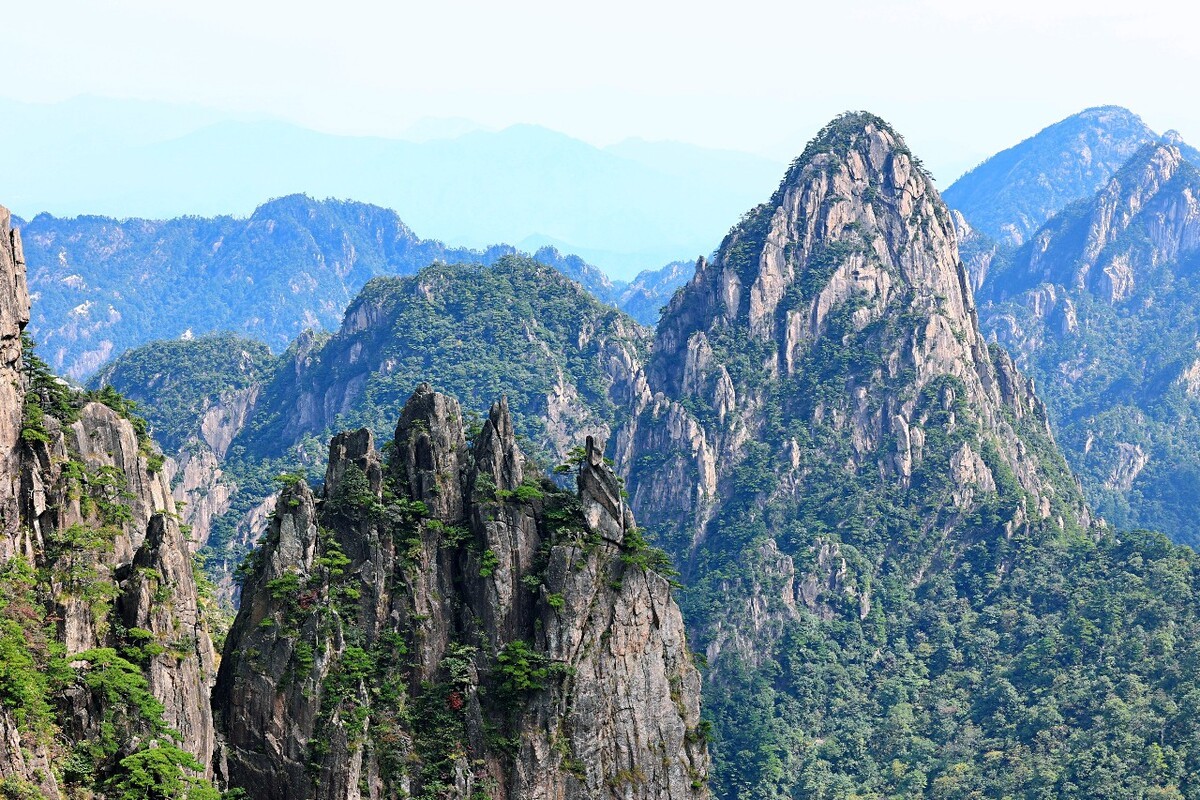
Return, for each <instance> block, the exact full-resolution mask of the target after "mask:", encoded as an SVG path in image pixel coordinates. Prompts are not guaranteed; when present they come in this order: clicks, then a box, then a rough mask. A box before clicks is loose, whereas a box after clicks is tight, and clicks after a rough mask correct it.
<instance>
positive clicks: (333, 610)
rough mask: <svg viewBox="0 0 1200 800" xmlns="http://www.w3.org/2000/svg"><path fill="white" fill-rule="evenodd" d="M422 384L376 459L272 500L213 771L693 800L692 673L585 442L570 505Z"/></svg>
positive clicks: (616, 500)
mask: <svg viewBox="0 0 1200 800" xmlns="http://www.w3.org/2000/svg"><path fill="white" fill-rule="evenodd" d="M462 420H463V417H462V412H461V411H460V409H459V407H458V404H457V403H456V402H455V401H454V400H452V399H450V398H448V397H446V396H444V395H441V394H438V393H435V392H433V391H432V390H431V389H430V388H429V387H428V386H424V385H423V386H421V387H420V388H418V390H417V392H416V393H415V394H414V395H413V396H412V397H411V399H410V400H409V401H408V403H407V404H406V405H405V407H404V410H403V412H402V414H401V418H400V422H399V424H398V426H397V428H396V434H395V440H394V445H393V446H392V447H391V448H390V450H389V453H390V455H389V457H388V459H387V460H386V461H385V459H384V458H383V456H381V455H380V453H379V452H377V451H376V450H375V448H374V444H373V437H372V435H371V434H370V432H369V431H367V430H360V431H358V432H356V433H346V434H340V435H339V436H337V437H335V439H334V440H333V442H332V443H331V445H330V458H329V465H328V469H327V471H326V478H325V488H324V490H323V491H322V492H321V493H320V494H319V495H314V494H313V492H311V491H310V490H309V488H308V487H307V485H305V484H304V483H303V482H300V483H297V484H295V485H294V486H292V487H290V488H289V489H287V490H285V491H284V493H283V494H282V496H281V497H280V499H279V502H278V504H277V506H276V513H275V518H274V520H273V521H272V523H271V527H270V531H269V535H268V539H267V543H266V545H265V546H264V548H263V549H262V550H261V551H260V552H259V553H258V554H257V555H256V560H255V562H254V566H253V568H252V570H251V571H250V574H249V577H248V578H247V582H246V585H245V587H244V589H243V595H242V597H243V601H242V608H241V610H240V612H239V614H238V618H237V621H236V623H235V625H234V628H233V630H232V631H231V633H230V636H229V643H228V647H227V655H226V658H225V660H224V661H223V662H222V665H221V674H220V678H219V680H218V684H217V691H216V696H215V706H216V708H217V710H218V719H219V727H220V729H221V730H222V731H223V734H224V736H225V739H226V747H225V749H224V752H223V753H222V755H221V758H220V763H221V765H222V766H221V770H222V772H223V773H224V775H225V776H226V777H227V779H228V781H229V783H230V785H232V786H238V787H242V788H245V789H246V790H247V791H249V793H250V794H251V795H252V796H254V797H256V798H264V799H266V800H269V799H270V798H285V797H286V798H359V797H371V798H376V797H397V796H403V797H408V796H414V797H435V796H436V797H461V798H468V797H476V796H485V795H486V796H488V797H492V798H514V799H515V798H595V797H608V796H611V797H654V798H685V797H686V798H691V797H705V796H707V789H706V785H705V782H706V778H707V771H708V757H707V752H706V748H705V736H706V732H705V729H704V728H703V727H702V726H701V722H700V718H699V713H698V692H699V675H698V673H697V672H696V670H695V668H694V667H693V665H692V662H691V656H690V654H689V651H688V649H687V647H686V642H685V639H684V629H683V621H682V617H681V615H680V612H679V609H678V607H677V606H676V605H675V603H674V601H673V600H672V599H671V594H670V589H669V586H668V582H667V579H666V578H663V577H662V576H660V575H659V574H657V573H656V572H655V571H654V570H653V568H652V567H653V566H654V563H652V562H650V561H649V560H648V559H649V555H648V554H649V553H651V552H652V551H649V550H646V549H645V547H644V544H643V542H642V540H641V539H640V536H639V534H637V532H636V530H635V529H634V528H633V518H632V515H631V513H630V511H629V509H628V508H627V507H626V506H625V504H624V501H623V500H622V497H621V493H620V486H619V483H618V481H617V478H616V476H615V475H614V474H613V472H612V471H611V469H609V468H608V467H607V466H606V465H605V464H604V462H603V460H602V459H601V457H600V453H599V451H598V450H597V449H596V448H595V446H594V445H593V444H592V440H590V439H589V440H588V446H587V450H586V457H585V458H584V459H583V461H582V463H581V464H580V467H579V475H578V484H579V494H578V495H575V494H574V493H568V492H563V491H561V490H558V489H557V488H556V487H555V486H554V484H553V483H551V482H549V481H547V480H545V479H539V478H538V477H537V474H536V472H534V471H531V470H529V468H528V465H527V464H526V462H525V458H524V456H523V454H522V453H521V451H520V449H519V448H518V447H517V444H516V440H515V438H514V431H513V422H512V418H511V416H510V413H509V410H508V407H507V404H506V403H505V402H504V401H501V402H500V403H498V404H497V405H495V406H494V407H493V408H492V410H491V412H490V414H489V416H488V418H487V420H486V421H485V422H484V424H483V428H482V431H481V432H480V433H479V434H478V436H476V437H475V441H474V442H473V443H472V444H470V445H469V444H468V443H467V441H466V438H465V436H464V431H463V424H462Z"/></svg>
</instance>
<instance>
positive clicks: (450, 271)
mask: <svg viewBox="0 0 1200 800" xmlns="http://www.w3.org/2000/svg"><path fill="white" fill-rule="evenodd" d="M346 314H347V316H346V318H347V320H355V319H358V318H359V317H366V318H368V319H370V320H371V324H369V325H368V326H366V327H365V328H361V329H360V326H359V325H358V324H357V323H355V324H353V325H352V324H351V323H349V322H348V323H347V326H346V327H344V328H343V330H342V332H340V333H338V334H337V335H335V336H334V337H332V338H331V339H329V340H328V341H325V342H322V343H320V344H319V346H318V347H316V348H315V349H314V350H312V351H309V352H308V353H307V355H306V357H305V358H306V368H305V370H304V371H303V375H301V376H299V377H297V374H296V370H293V369H285V370H279V371H278V372H277V373H276V375H275V378H274V379H273V380H272V381H270V382H269V383H268V385H267V387H266V388H265V389H264V390H263V396H262V399H261V400H260V402H259V407H260V409H261V410H260V411H259V412H258V413H256V415H255V417H254V418H253V419H252V420H251V421H250V423H249V425H248V428H247V430H246V433H245V434H244V435H243V436H242V437H241V438H240V439H239V440H238V442H237V444H238V445H241V446H244V447H245V448H246V450H245V452H246V454H247V455H248V456H250V457H257V458H261V457H264V456H265V457H272V458H274V457H278V456H280V455H283V454H284V453H285V452H286V451H288V450H289V448H291V447H292V445H293V439H294V438H295V430H296V429H295V426H294V424H293V421H292V416H291V415H292V409H293V407H294V404H295V400H296V398H297V397H299V396H302V395H304V394H306V393H314V394H316V395H318V396H323V395H324V393H325V391H326V390H327V389H328V388H329V387H334V386H336V387H346V386H361V390H359V391H358V392H357V393H356V394H355V395H354V396H352V397H351V398H350V402H349V404H348V405H347V407H346V410H345V411H344V413H342V414H340V415H339V416H337V417H336V419H332V420H325V421H324V422H325V424H326V425H327V426H328V428H327V429H326V430H324V431H309V432H308V433H312V434H316V435H318V436H328V435H331V434H332V433H333V432H336V431H338V430H352V429H355V428H359V427H367V428H370V429H372V430H373V431H374V432H375V433H376V435H377V436H378V437H379V438H380V439H381V440H384V441H386V440H387V439H389V438H390V436H391V433H392V431H393V428H394V426H395V424H396V420H397V419H398V418H399V415H400V410H401V408H402V407H403V405H404V403H405V402H406V401H407V400H408V397H409V396H410V395H411V394H412V391H413V389H414V388H415V387H416V386H417V384H418V383H420V382H422V381H429V382H430V383H432V384H433V385H434V388H436V389H437V390H439V391H443V392H446V393H447V394H449V395H451V396H454V397H456V398H458V400H459V402H461V403H462V404H463V406H464V407H466V408H486V407H488V406H489V405H490V404H491V403H492V402H493V401H495V399H496V398H497V397H499V396H501V395H507V396H508V401H509V408H510V409H511V411H512V414H513V420H514V423H515V425H516V427H517V430H518V432H520V433H521V434H522V435H524V436H526V437H528V439H529V440H531V442H532V444H533V447H534V450H535V451H540V452H542V453H545V451H546V450H547V447H548V444H549V443H548V441H547V439H546V431H545V423H544V422H543V419H544V417H545V412H546V396H547V395H548V394H550V393H551V392H552V391H553V390H554V388H555V387H556V386H557V385H558V383H559V380H560V379H561V380H563V381H565V382H566V383H567V384H568V385H570V386H573V387H575V389H577V390H578V392H579V395H580V400H581V402H582V404H583V405H584V406H585V407H586V408H587V409H588V411H589V412H590V414H591V415H592V416H593V418H594V419H596V420H597V421H603V422H607V423H609V424H612V423H614V422H616V420H617V418H618V414H619V412H618V409H617V408H616V406H615V405H614V404H613V402H612V401H611V400H610V399H609V397H608V390H609V380H610V378H609V377H608V375H607V373H606V368H607V366H606V365H607V361H606V357H605V356H604V355H603V354H604V352H605V347H606V346H607V345H608V343H612V342H615V343H618V344H622V345H625V346H627V347H629V348H631V349H633V350H634V352H638V353H644V351H645V348H646V347H647V345H648V341H647V336H646V334H645V332H644V331H643V330H642V329H640V328H639V327H638V326H637V325H636V324H635V323H633V322H632V320H630V319H628V318H627V317H624V316H623V315H622V314H621V313H620V312H618V311H616V310H614V309H612V308H610V307H608V306H605V305H603V304H601V303H599V302H598V301H597V300H595V299H594V298H593V297H591V296H590V295H588V294H587V292H585V291H584V290H583V289H582V288H581V287H580V286H579V285H578V284H575V283H573V282H572V281H570V280H568V279H566V278H564V277H563V276H562V275H561V274H559V273H558V272H556V271H555V270H553V269H550V268H548V267H545V266H543V265H541V264H539V263H537V262H535V261H532V260H530V259H525V258H518V257H505V258H502V259H500V260H499V261H498V262H496V263H495V264H494V265H493V266H490V267H486V266H479V265H465V264H459V265H445V264H435V265H434V266H431V267H427V268H426V269H423V270H422V271H421V272H420V273H418V274H417V275H415V276H413V277H411V278H376V279H374V280H372V281H370V282H369V283H368V284H367V285H366V286H365V287H363V289H362V291H361V292H360V293H359V295H358V297H357V298H355V300H354V302H353V303H351V305H350V308H349V309H348V310H347V312H346ZM352 352H353V353H354V356H353V358H352V357H351V355H350V354H351V353H352ZM286 358H287V357H286V356H285V359H286ZM535 454H537V453H535Z"/></svg>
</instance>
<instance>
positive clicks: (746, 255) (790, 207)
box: [656, 112, 971, 374]
mask: <svg viewBox="0 0 1200 800" xmlns="http://www.w3.org/2000/svg"><path fill="white" fill-rule="evenodd" d="M957 267H958V254H957V250H956V247H955V244H954V232H953V223H952V222H951V220H950V215H949V212H948V211H947V209H946V207H945V205H944V204H943V203H942V201H941V198H940V197H939V196H938V194H937V190H936V189H935V188H934V186H933V184H932V182H931V181H930V180H929V178H928V176H927V175H925V173H924V172H923V170H922V169H921V166H920V163H919V161H917V160H916V159H915V158H914V157H913V155H912V154H911V152H909V150H908V148H907V147H906V146H905V144H904V140H903V138H902V137H900V135H899V134H898V133H896V132H895V131H894V130H893V129H892V128H891V126H889V125H888V124H887V123H886V122H884V121H883V120H881V119H879V118H878V117H876V116H874V115H872V114H868V113H866V112H854V113H849V114H843V115H842V116H839V117H838V118H836V119H835V120H833V121H832V122H831V123H830V124H829V125H827V126H825V128H823V129H822V131H821V132H820V133H819V134H818V135H817V137H816V138H814V139H813V140H812V141H811V142H810V143H809V145H808V146H807V147H806V148H805V151H804V153H803V154H802V155H801V156H800V158H798V159H796V161H795V162H794V163H793V164H792V166H791V168H790V169H789V170H788V173H787V175H786V177H785V178H784V180H783V181H782V183H781V184H780V187H779V189H778V190H777V191H776V192H775V194H774V196H773V197H772V198H771V200H770V201H769V202H767V203H764V204H762V205H760V206H758V207H756V208H754V209H752V210H751V211H750V212H749V213H747V214H746V215H745V216H744V217H743V218H742V220H741V221H740V222H739V223H738V225H736V226H735V227H734V228H733V230H732V231H731V232H730V233H729V235H728V236H727V237H726V238H725V241H724V242H723V243H722V244H721V247H720V249H719V251H718V253H717V256H716V258H715V260H714V261H713V264H712V265H711V266H710V267H709V268H706V269H703V270H698V271H697V277H696V278H695V279H694V280H693V281H692V284H691V285H689V287H688V290H687V291H685V292H684V293H683V294H682V295H680V296H679V297H677V298H676V300H675V301H674V302H673V304H672V309H678V308H682V307H683V306H684V305H687V306H689V307H690V313H688V314H678V313H675V314H673V313H670V312H668V315H667V317H666V318H665V319H664V322H663V326H664V327H663V329H662V331H661V333H660V339H664V340H665V341H664V345H666V347H665V350H663V352H668V351H671V350H673V349H674V348H675V347H676V346H680V345H683V344H685V342H686V338H687V336H688V335H689V334H688V333H687V332H686V329H688V328H690V327H692V326H694V325H695V324H697V322H698V318H697V316H696V315H697V314H701V315H703V317H707V318H709V319H711V320H724V321H734V320H742V321H744V322H745V323H746V324H748V327H749V329H750V332H751V334H752V335H754V336H755V337H756V338H758V339H760V340H762V341H777V345H778V349H777V355H778V360H777V363H776V364H775V365H774V366H773V367H772V369H773V370H775V371H777V372H783V373H785V374H786V373H790V372H791V371H792V370H793V368H794V367H795V360H796V359H797V358H799V356H800V353H801V352H802V351H803V350H804V349H805V348H806V347H807V345H808V343H811V342H812V341H813V340H814V339H816V338H818V337H819V336H820V334H821V333H822V332H823V331H824V329H825V322H826V318H827V316H828V315H829V312H830V311H831V310H832V309H834V308H835V307H836V306H839V305H841V304H842V303H843V302H844V301H845V300H847V299H848V298H850V297H851V296H855V297H859V296H867V297H869V300H867V301H866V305H867V306H870V307H871V310H870V311H869V312H868V311H866V310H865V309H864V311H863V314H866V315H867V316H868V317H870V318H872V319H874V318H876V316H877V315H878V314H882V313H883V311H884V309H885V308H886V307H887V306H888V305H889V304H890V303H892V302H893V301H894V300H896V299H897V297H898V293H901V292H903V291H905V290H906V289H908V288H912V289H914V290H915V291H916V292H917V294H919V295H921V296H929V297H933V296H941V297H944V298H947V299H948V300H947V305H946V313H948V314H949V315H951V316H952V317H954V318H955V319H957V320H958V322H957V323H956V327H958V328H961V329H962V330H963V331H966V330H967V329H968V328H969V327H970V326H969V325H968V324H967V316H968V315H969V314H970V313H971V310H970V309H971V299H970V296H969V294H968V293H966V292H965V291H964V290H963V288H962V285H961V279H960V276H959V275H958V271H957ZM698 300H699V303H698V302H697V301H698ZM964 336H966V338H968V339H969V338H970V337H969V336H967V335H966V334H965V333H964ZM660 349H662V348H660ZM656 360H657V359H656Z"/></svg>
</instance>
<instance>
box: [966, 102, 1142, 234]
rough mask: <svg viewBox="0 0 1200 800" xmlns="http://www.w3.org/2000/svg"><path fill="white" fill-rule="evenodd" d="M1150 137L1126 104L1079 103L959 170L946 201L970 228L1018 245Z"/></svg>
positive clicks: (1087, 192) (1097, 184) (1100, 181)
mask: <svg viewBox="0 0 1200 800" xmlns="http://www.w3.org/2000/svg"><path fill="white" fill-rule="evenodd" d="M1158 139H1159V137H1158V135H1157V134H1156V133H1155V132H1154V131H1152V130H1151V129H1150V128H1149V127H1147V125H1146V123H1145V122H1143V121H1142V118H1141V117H1139V116H1138V115H1137V114H1134V113H1133V112H1132V111H1130V110H1129V109H1127V108H1122V107H1121V106H1096V107H1093V108H1087V109H1084V110H1083V111H1080V112H1078V113H1076V114H1072V115H1071V116H1069V117H1067V118H1065V119H1062V120H1059V121H1058V122H1056V123H1054V124H1053V125H1049V126H1047V127H1046V128H1044V129H1042V130H1041V131H1039V132H1038V133H1037V134H1035V135H1033V136H1031V137H1029V138H1028V139H1026V140H1024V141H1023V142H1021V143H1019V144H1017V145H1014V146H1013V147H1010V148H1008V149H1007V150H1004V151H1002V152H1000V153H997V154H996V155H994V156H992V157H991V158H989V159H988V160H987V161H984V162H983V163H982V164H980V165H979V166H977V167H975V169H973V170H971V171H970V172H968V173H967V174H966V175H963V176H962V177H961V178H959V179H958V180H957V181H955V182H954V184H953V185H952V186H950V188H948V189H947V190H946V192H945V197H946V202H947V203H949V204H950V205H951V206H952V207H953V208H955V209H957V210H959V211H961V212H962V213H963V215H964V216H965V217H966V218H967V220H968V221H970V223H971V225H972V227H974V228H975V229H976V230H979V231H981V232H983V233H985V234H987V235H988V236H990V237H992V238H994V239H998V240H1000V241H1002V242H1006V243H1010V244H1018V245H1019V244H1022V243H1023V242H1025V241H1027V240H1028V239H1029V238H1030V237H1031V236H1032V235H1033V234H1034V233H1035V232H1036V231H1037V229H1038V228H1040V227H1041V226H1042V225H1043V224H1044V223H1045V222H1046V221H1047V220H1049V219H1050V217H1052V216H1054V215H1055V214H1056V213H1058V212H1059V211H1061V210H1062V209H1063V208H1065V207H1066V206H1067V205H1068V204H1069V203H1071V202H1072V201H1074V200H1078V199H1079V198H1082V197H1088V196H1090V195H1091V194H1093V193H1094V192H1095V191H1096V190H1097V189H1099V188H1100V187H1101V186H1103V185H1104V183H1105V182H1106V181H1107V180H1108V179H1109V178H1111V177H1112V176H1113V175H1114V174H1115V173H1116V172H1117V170H1119V169H1120V168H1121V165H1122V164H1124V163H1125V161H1126V160H1127V159H1128V158H1129V157H1130V156H1132V155H1133V154H1134V153H1135V152H1136V151H1137V149H1138V148H1139V147H1141V146H1142V145H1143V144H1146V143H1147V142H1154V141H1157V140H1158Z"/></svg>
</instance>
